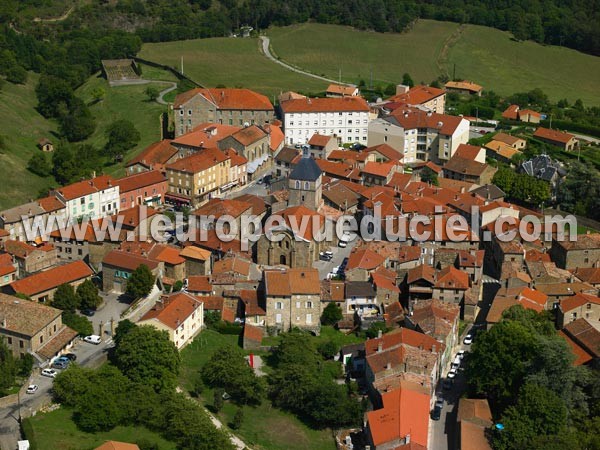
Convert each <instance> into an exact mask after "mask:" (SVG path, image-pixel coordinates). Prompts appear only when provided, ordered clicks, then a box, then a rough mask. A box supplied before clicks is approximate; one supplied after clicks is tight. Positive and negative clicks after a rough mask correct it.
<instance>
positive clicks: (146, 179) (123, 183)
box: [115, 170, 167, 194]
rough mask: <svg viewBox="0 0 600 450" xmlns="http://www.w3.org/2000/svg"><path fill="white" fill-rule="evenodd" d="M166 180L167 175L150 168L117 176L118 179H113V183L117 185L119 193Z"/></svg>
mask: <svg viewBox="0 0 600 450" xmlns="http://www.w3.org/2000/svg"><path fill="white" fill-rule="evenodd" d="M166 182H167V177H165V176H164V175H163V173H162V172H160V171H158V170H151V171H149V172H140V173H136V174H134V175H129V176H128V177H123V178H119V179H118V180H115V185H116V186H119V193H120V194H124V193H126V192H131V191H135V190H137V189H141V188H144V187H146V186H152V185H153V184H158V183H166Z"/></svg>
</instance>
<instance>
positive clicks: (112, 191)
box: [51, 175, 119, 223]
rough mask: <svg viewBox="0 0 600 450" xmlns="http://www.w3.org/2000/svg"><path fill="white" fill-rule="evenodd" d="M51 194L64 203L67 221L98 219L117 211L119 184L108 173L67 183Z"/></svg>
mask: <svg viewBox="0 0 600 450" xmlns="http://www.w3.org/2000/svg"><path fill="white" fill-rule="evenodd" d="M51 194H53V195H54V196H56V197H57V198H58V199H59V200H61V201H62V202H63V203H64V204H65V207H66V209H65V217H66V220H67V223H74V222H77V221H78V220H80V219H99V218H102V217H106V216H111V215H113V214H116V213H118V212H119V186H118V185H116V184H115V182H114V179H113V178H112V177H111V176H109V175H102V176H99V177H95V178H92V179H91V180H84V181H80V182H78V183H73V184H69V185H68V186H64V187H62V188H60V189H56V190H54V191H52V192H51Z"/></svg>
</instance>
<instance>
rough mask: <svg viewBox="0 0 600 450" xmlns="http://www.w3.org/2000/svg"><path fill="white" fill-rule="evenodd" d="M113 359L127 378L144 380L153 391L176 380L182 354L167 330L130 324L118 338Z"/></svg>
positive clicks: (161, 389) (135, 380) (141, 381)
mask: <svg viewBox="0 0 600 450" xmlns="http://www.w3.org/2000/svg"><path fill="white" fill-rule="evenodd" d="M114 360H115V365H116V366H117V367H118V368H119V369H120V370H121V371H122V372H123V373H124V374H125V375H126V376H127V377H128V378H129V379H130V380H132V381H133V382H136V383H146V384H148V385H149V386H151V387H152V388H153V389H154V390H155V391H156V392H161V391H165V390H171V389H173V388H174V387H175V386H176V384H177V374H178V373H179V366H180V364H181V358H180V356H179V352H178V351H177V348H176V347H175V344H173V342H171V341H170V340H169V335H168V334H167V332H166V331H159V330H157V329H156V328H154V327H152V326H149V325H144V326H140V327H135V328H132V329H131V330H129V332H127V334H125V335H124V336H123V337H122V338H121V339H120V341H119V345H118V346H117V347H116V348H115V354H114Z"/></svg>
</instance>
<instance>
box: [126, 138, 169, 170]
mask: <svg viewBox="0 0 600 450" xmlns="http://www.w3.org/2000/svg"><path fill="white" fill-rule="evenodd" d="M176 153H177V149H176V148H175V147H173V146H172V145H171V139H163V140H162V141H158V142H155V143H153V144H150V145H149V146H148V147H146V148H145V149H144V150H142V151H141V152H140V153H139V154H138V155H137V156H136V157H135V158H133V159H132V160H130V161H129V162H128V163H127V164H126V165H125V167H129V166H133V165H135V164H138V163H141V164H143V165H144V166H146V167H151V166H153V165H155V164H157V165H165V164H167V162H168V161H169V160H170V159H171V158H172V157H173V156H175V154H176Z"/></svg>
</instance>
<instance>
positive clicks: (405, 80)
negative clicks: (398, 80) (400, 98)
mask: <svg viewBox="0 0 600 450" xmlns="http://www.w3.org/2000/svg"><path fill="white" fill-rule="evenodd" d="M402 84H403V85H405V86H408V87H410V88H412V87H414V85H415V82H414V81H413V79H412V78H411V76H410V75H409V74H408V73H405V74H404V75H402Z"/></svg>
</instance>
